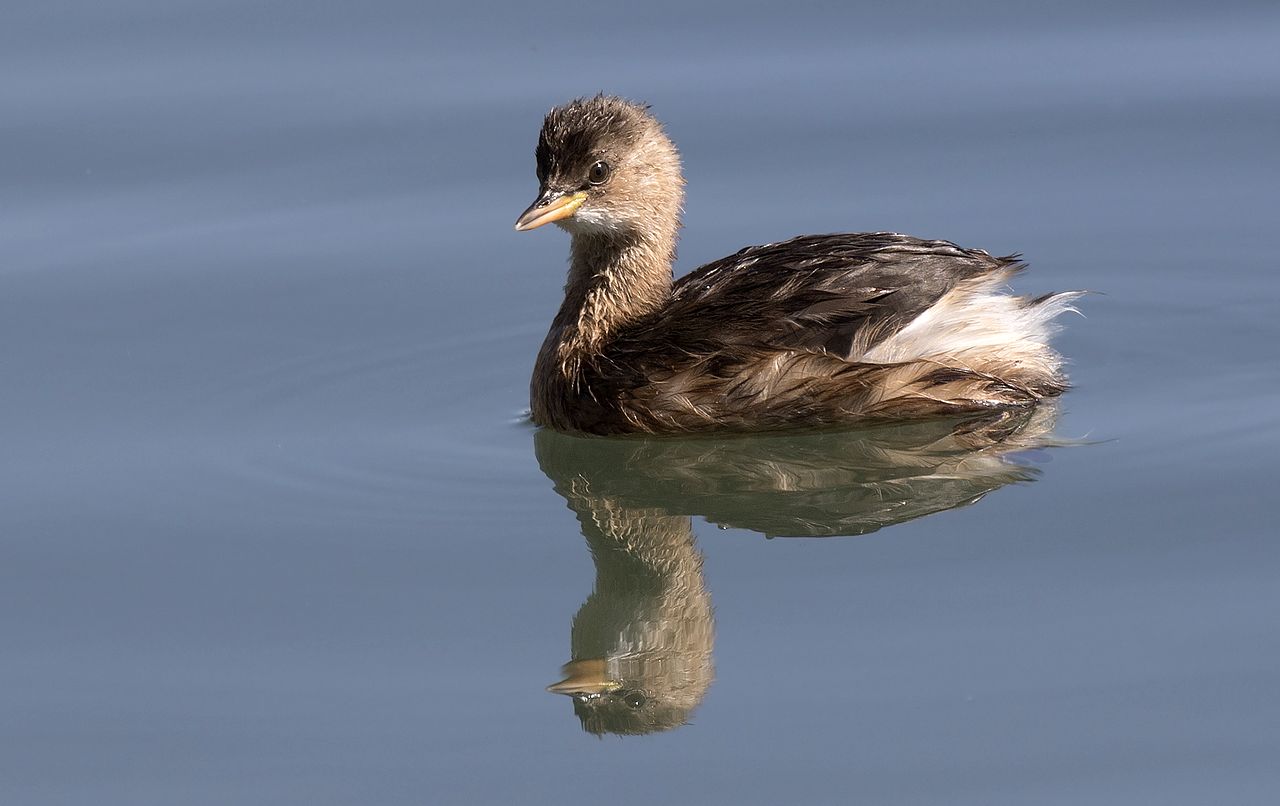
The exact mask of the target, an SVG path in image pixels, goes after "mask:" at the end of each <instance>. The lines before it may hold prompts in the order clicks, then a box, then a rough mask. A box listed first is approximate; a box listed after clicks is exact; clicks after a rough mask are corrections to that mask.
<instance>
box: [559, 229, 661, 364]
mask: <svg viewBox="0 0 1280 806" xmlns="http://www.w3.org/2000/svg"><path fill="white" fill-rule="evenodd" d="M674 258H675V241H674V238H670V237H666V238H661V237H659V238H655V237H635V236H603V235H594V234H591V235H586V234H579V235H575V236H574V238H573V247H572V253H571V258H570V261H569V280H568V282H567V283H566V284H565V290H564V304H562V305H561V306H560V312H559V314H557V315H556V320H555V325H554V327H555V328H559V329H560V331H561V334H560V335H561V339H560V342H561V358H562V359H563V358H565V357H566V356H565V354H564V353H565V352H566V351H571V352H574V353H583V352H585V353H592V352H596V351H597V350H599V349H600V347H601V345H602V344H603V343H604V341H605V340H606V339H607V338H608V337H609V336H610V335H611V334H612V333H614V332H615V331H617V329H618V328H620V327H623V326H625V325H627V324H630V323H631V322H635V321H637V320H639V319H642V318H644V317H645V316H648V315H649V314H651V313H653V312H654V311H656V310H658V309H659V308H661V307H662V306H663V305H664V304H665V303H666V301H667V299H668V298H669V297H670V295H671V264H672V262H673V260H674Z"/></svg>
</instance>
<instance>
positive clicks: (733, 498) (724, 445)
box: [534, 406, 1056, 734]
mask: <svg viewBox="0 0 1280 806" xmlns="http://www.w3.org/2000/svg"><path fill="white" fill-rule="evenodd" d="M1055 421H1056V411H1055V410H1054V409H1053V408H1051V407H1043V406H1042V407H1040V408H1039V409H1037V410H1032V411H1021V412H1007V411H1006V412H993V413H991V414H988V415H985V416H982V417H974V418H967V419H963V420H947V421H932V422H922V423H910V424H906V425H899V426H883V427H877V428H871V429H861V430H857V431H824V432H820V433H803V434H801V433H795V434H770V435H755V436H744V435H735V436H726V437H700V438H694V439H671V438H655V437H650V438H626V439H601V438H596V437H573V436H567V435H564V434H558V433H556V432H553V431H549V430H542V431H539V432H537V434H536V436H535V438H534V446H535V450H536V453H537V456H538V462H539V464H540V465H541V467H542V469H543V471H544V472H545V473H546V474H547V475H548V476H549V477H550V478H551V479H552V481H554V482H555V487H556V491H557V492H559V493H560V494H561V495H562V496H564V498H565V500H566V501H567V502H568V503H569V507H570V508H571V509H572V510H573V511H574V512H575V513H577V516H578V521H579V523H580V524H581V526H582V533H583V535H585V536H586V538H587V544H588V546H589V548H590V549H591V555H592V558H593V559H594V561H595V566H596V584H595V589H594V590H593V592H592V593H591V596H589V597H588V598H587V601H586V602H585V603H583V605H582V607H581V609H580V610H579V611H578V614H577V615H576V616H575V617H574V620H573V632H572V657H573V660H572V661H570V662H569V663H568V664H566V665H565V669H564V674H565V678H564V680H562V681H560V682H559V683H556V684H554V685H552V686H551V687H550V690H551V691H554V692H557V693H560V694H567V695H569V696H571V697H573V700H574V706H573V707H574V713H576V714H577V715H578V717H579V718H580V719H581V720H582V725H583V727H584V728H585V729H586V730H588V731H590V732H592V733H596V734H601V733H618V734H635V733H651V732H654V731H659V730H667V729H670V728H674V727H678V726H680V725H682V724H684V723H685V722H686V721H687V720H688V717H689V714H690V713H691V712H692V711H693V709H694V708H695V707H696V706H697V705H698V703H699V702H701V700H702V698H703V696H704V695H705V694H706V691H707V688H708V686H710V684H711V680H712V677H713V668H712V657H711V651H712V647H713V644H714V641H715V630H714V623H713V620H712V612H711V598H710V596H709V594H708V593H707V590H706V586H705V583H704V581H703V576H702V556H701V554H699V552H698V551H697V549H696V547H695V546H694V535H693V528H692V523H691V521H690V518H689V516H690V515H701V516H704V517H706V518H707V519H708V520H711V521H713V522H717V523H722V524H726V525H730V526H737V527H742V528H747V529H752V530H755V531H758V532H762V533H764V534H766V535H810V536H817V535H851V534H865V533H867V532H873V531H875V530H877V529H880V528H883V527H885V526H889V525H892V524H895V523H901V522H902V521H906V520H910V519H912V518H918V517H921V516H924V515H929V514H931V513H934V512H940V511H943V510H947V509H951V508H954V507H957V506H962V505H965V504H971V503H973V502H975V501H977V500H978V499H980V498H981V497H982V496H983V495H985V494H986V493H988V492H990V491H992V490H995V489H998V488H1000V487H1002V486H1004V485H1006V484H1010V483H1012V482H1015V481H1027V480H1030V479H1032V478H1034V477H1035V473H1036V471H1035V470H1033V469H1031V468H1029V467H1026V466H1024V465H1022V464H1018V463H1017V462H1016V461H1014V454H1016V453H1017V452H1020V451H1027V450H1030V449H1032V448H1036V447H1041V446H1045V445H1048V444H1050V441H1051V437H1050V432H1051V431H1052V429H1053V426H1054V423H1055Z"/></svg>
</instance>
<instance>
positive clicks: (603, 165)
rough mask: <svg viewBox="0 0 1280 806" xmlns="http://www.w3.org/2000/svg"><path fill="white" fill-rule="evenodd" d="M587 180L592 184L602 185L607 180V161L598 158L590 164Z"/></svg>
mask: <svg viewBox="0 0 1280 806" xmlns="http://www.w3.org/2000/svg"><path fill="white" fill-rule="evenodd" d="M587 180H588V181H589V182H591V184H593V185H603V184H604V183H605V182H607V181H609V163H607V162H605V161H604V160H599V161H598V162H596V164H595V165H592V166H591V170H590V171H588V172H587Z"/></svg>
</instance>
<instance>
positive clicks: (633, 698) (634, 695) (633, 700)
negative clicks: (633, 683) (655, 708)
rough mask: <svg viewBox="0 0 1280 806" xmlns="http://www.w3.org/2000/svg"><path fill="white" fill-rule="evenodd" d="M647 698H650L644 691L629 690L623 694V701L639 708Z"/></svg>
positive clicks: (629, 705)
mask: <svg viewBox="0 0 1280 806" xmlns="http://www.w3.org/2000/svg"><path fill="white" fill-rule="evenodd" d="M647 699H648V698H646V697H645V696H644V692H642V691H628V692H627V693H626V694H624V695H622V701H623V702H625V703H626V704H627V705H628V707H631V708H639V707H640V706H642V705H644V704H645V701H646V700H647Z"/></svg>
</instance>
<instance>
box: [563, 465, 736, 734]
mask: <svg viewBox="0 0 1280 806" xmlns="http://www.w3.org/2000/svg"><path fill="white" fill-rule="evenodd" d="M590 486H591V485H590V483H589V482H588V481H586V480H585V479H583V478H582V477H576V478H573V479H570V480H568V483H567V484H564V485H561V484H557V489H559V490H560V492H561V493H562V494H563V495H565V497H566V499H568V501H569V505H570V507H571V508H573V510H574V511H575V512H577V513H578V519H579V521H581V523H582V531H583V534H585V535H586V537H587V544H588V546H589V547H590V549H591V555H592V559H593V560H594V561H595V566H596V584H595V589H594V590H593V591H592V593H591V595H590V596H589V597H588V598H587V601H586V602H584V603H583V605H582V607H581V608H580V609H579V610H578V613H577V615H576V616H574V619H573V631H572V654H573V658H574V659H573V660H572V661H570V662H569V663H568V664H566V665H565V669H564V674H565V678H564V679H563V680H562V681H560V682H559V683H556V684H554V685H552V686H551V687H550V690H551V691H555V692H557V693H560V694H568V695H570V696H572V697H573V700H574V704H573V709H574V712H575V713H576V714H577V715H578V717H579V718H580V719H581V720H582V726H583V727H584V728H585V729H586V730H588V731H591V732H592V733H597V734H600V733H618V734H634V733H651V732H654V731H659V730H667V729H669V728H674V727H678V726H680V725H683V724H684V723H685V722H686V721H687V720H688V717H689V714H690V713H691V712H692V711H693V709H694V708H695V707H696V706H697V705H698V703H699V702H700V701H701V700H702V697H703V696H704V695H705V694H706V691H707V687H708V686H710V685H711V680H712V677H713V675H714V672H713V668H712V663H711V648H712V645H713V643H714V641H715V625H714V622H713V620H712V615H711V597H710V595H709V594H708V593H707V589H706V585H705V583H704V582H703V577H702V555H701V554H699V553H698V551H697V549H696V548H695V547H694V542H693V530H692V528H691V524H690V522H689V518H688V517H686V516H682V515H678V516H672V515H666V514H664V513H662V512H661V511H659V510H654V509H627V508H622V507H619V506H617V504H616V503H615V502H613V501H612V500H610V499H609V498H607V497H596V496H594V495H592V494H591V492H590Z"/></svg>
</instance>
